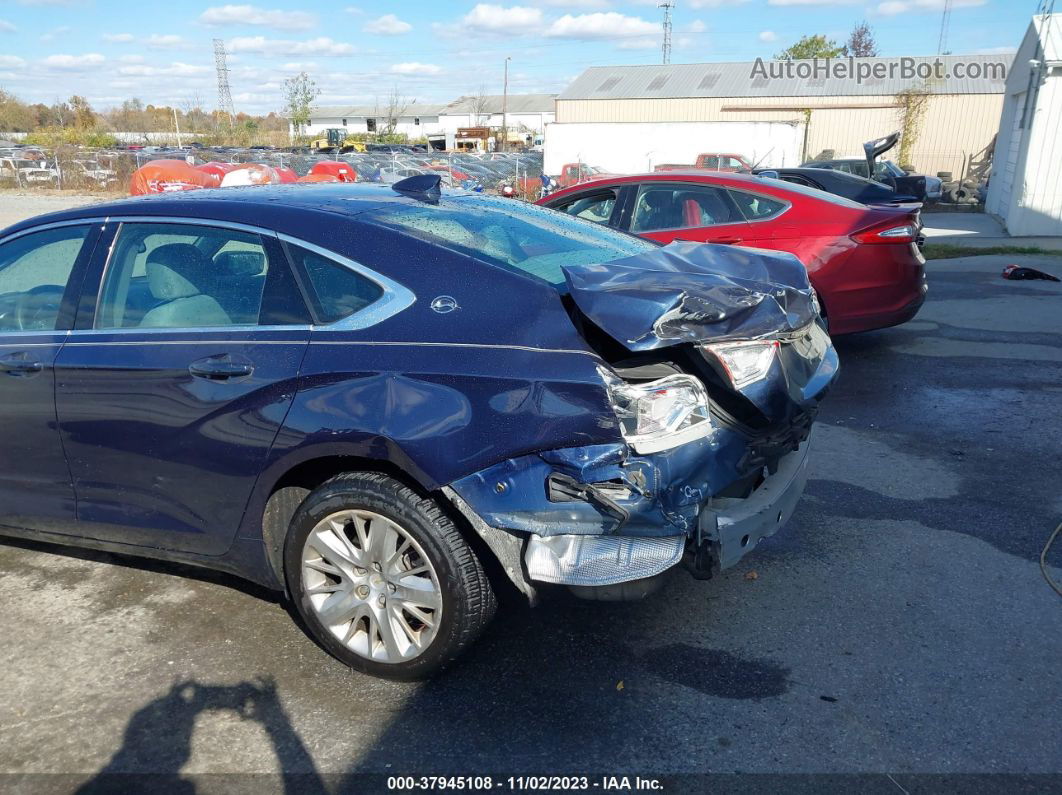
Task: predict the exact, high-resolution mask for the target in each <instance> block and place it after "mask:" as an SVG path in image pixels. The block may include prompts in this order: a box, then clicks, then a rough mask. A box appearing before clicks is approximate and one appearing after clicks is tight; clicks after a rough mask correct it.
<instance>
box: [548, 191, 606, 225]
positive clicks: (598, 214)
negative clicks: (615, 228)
mask: <svg viewBox="0 0 1062 795" xmlns="http://www.w3.org/2000/svg"><path fill="white" fill-rule="evenodd" d="M615 206H616V192H615V191H613V190H610V191H605V192H603V193H595V194H594V195H593V196H580V197H578V198H575V199H567V200H565V201H563V202H561V203H560V204H555V205H553V209H554V210H560V211H561V212H562V213H567V214H568V215H574V216H575V217H576V218H585V219H586V220H587V221H593V222H594V223H595V224H607V223H608V219H609V218H611V217H612V209H613V208H614V207H615Z"/></svg>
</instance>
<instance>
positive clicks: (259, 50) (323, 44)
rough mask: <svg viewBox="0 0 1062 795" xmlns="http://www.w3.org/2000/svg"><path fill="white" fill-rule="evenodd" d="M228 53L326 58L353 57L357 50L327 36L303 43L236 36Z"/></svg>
mask: <svg viewBox="0 0 1062 795" xmlns="http://www.w3.org/2000/svg"><path fill="white" fill-rule="evenodd" d="M228 50H229V51H230V52H249V53H255V54H257V55H275V56H293V55H295V56H298V55H310V56H320V57H323V56H327V55H353V54H354V53H355V52H357V49H356V48H355V47H354V45H353V44H346V43H345V42H340V41H335V40H334V39H330V38H328V37H327V36H319V37H318V38H316V39H306V40H305V41H289V40H286V39H267V38H266V37H265V36H237V37H236V38H234V39H232V40H231V41H230V42H229V43H228Z"/></svg>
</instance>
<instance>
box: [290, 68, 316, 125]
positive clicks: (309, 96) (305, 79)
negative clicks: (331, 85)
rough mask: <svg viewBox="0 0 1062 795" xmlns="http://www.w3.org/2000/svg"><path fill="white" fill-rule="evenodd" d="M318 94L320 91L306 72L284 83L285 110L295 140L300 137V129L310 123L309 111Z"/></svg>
mask: <svg viewBox="0 0 1062 795" xmlns="http://www.w3.org/2000/svg"><path fill="white" fill-rule="evenodd" d="M320 93H321V89H319V88H318V87H317V83H315V82H314V80H313V78H311V77H310V76H309V75H308V74H306V72H299V73H298V74H297V75H295V77H289V78H288V79H287V80H285V81H284V101H285V108H286V109H287V112H288V121H290V122H291V125H292V127H294V128H295V137H296V138H298V137H301V136H302V128H303V127H305V126H306V125H307V124H309V123H310V109H311V108H312V107H313V101H314V100H315V99H317V96H318V95H319V94H320Z"/></svg>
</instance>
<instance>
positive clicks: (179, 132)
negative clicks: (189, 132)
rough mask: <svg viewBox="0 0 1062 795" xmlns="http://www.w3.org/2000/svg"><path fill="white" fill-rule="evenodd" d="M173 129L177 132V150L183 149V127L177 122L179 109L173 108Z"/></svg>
mask: <svg viewBox="0 0 1062 795" xmlns="http://www.w3.org/2000/svg"><path fill="white" fill-rule="evenodd" d="M173 129H175V130H176V131H177V148H178V149H180V148H181V125H180V124H178V122H177V108H173Z"/></svg>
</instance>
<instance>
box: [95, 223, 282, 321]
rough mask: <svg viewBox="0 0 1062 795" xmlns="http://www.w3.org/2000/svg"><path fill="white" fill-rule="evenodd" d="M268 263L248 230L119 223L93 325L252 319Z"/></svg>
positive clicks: (255, 317)
mask: <svg viewBox="0 0 1062 795" xmlns="http://www.w3.org/2000/svg"><path fill="white" fill-rule="evenodd" d="M279 267H286V265H283V264H280V263H278V264H276V265H274V264H272V263H270V261H269V257H268V255H267V253H266V248H265V246H264V245H263V242H262V239H261V238H260V237H259V236H258V235H256V234H253V233H250V232H241V231H237V230H234V229H225V228H222V227H209V226H196V225H191V224H151V223H123V224H122V226H121V229H120V230H119V232H118V238H117V240H116V241H115V242H114V246H113V250H112V253H111V259H110V262H109V263H108V264H107V271H106V273H105V274H104V279H103V285H102V287H101V289H100V301H99V304H98V307H97V310H96V328H98V329H119V328H203V327H212V326H247V325H252V326H253V325H257V324H258V323H259V318H260V315H261V313H262V296H263V294H264V293H265V290H266V281H267V279H268V277H269V274H270V271H271V268H274V269H275V268H279Z"/></svg>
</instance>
